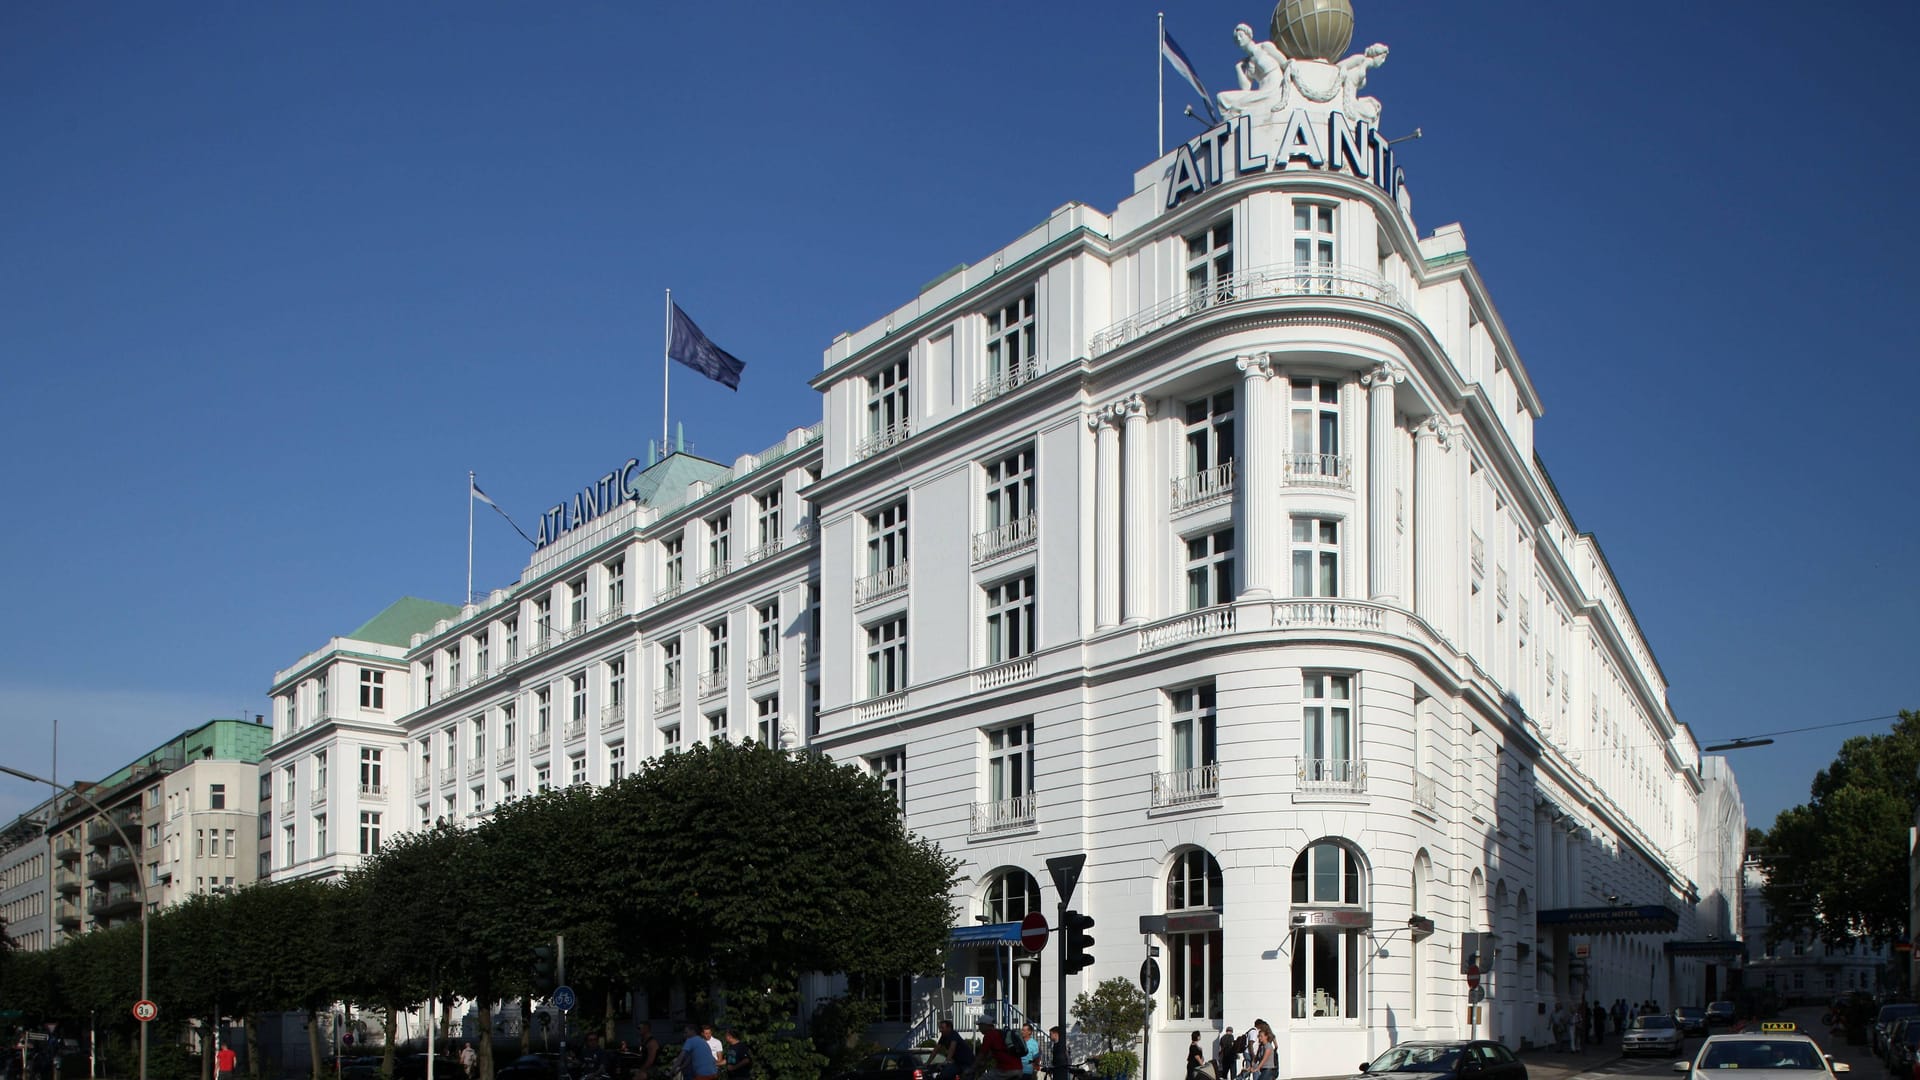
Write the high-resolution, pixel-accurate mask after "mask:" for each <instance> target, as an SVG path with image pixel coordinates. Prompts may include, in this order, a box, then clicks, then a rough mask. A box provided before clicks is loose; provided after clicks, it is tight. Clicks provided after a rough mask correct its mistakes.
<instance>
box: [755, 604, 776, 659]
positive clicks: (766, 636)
mask: <svg viewBox="0 0 1920 1080" xmlns="http://www.w3.org/2000/svg"><path fill="white" fill-rule="evenodd" d="M754 612H755V615H756V616H757V618H756V622H757V623H758V629H757V630H756V632H755V636H754V655H755V656H757V657H759V658H761V659H766V658H767V657H770V656H778V655H780V600H779V599H778V598H777V597H776V598H775V599H772V600H769V601H767V602H766V603H764V604H761V605H760V606H759V607H758V608H755V609H754Z"/></svg>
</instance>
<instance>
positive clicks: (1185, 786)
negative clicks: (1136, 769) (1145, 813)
mask: <svg viewBox="0 0 1920 1080" xmlns="http://www.w3.org/2000/svg"><path fill="white" fill-rule="evenodd" d="M1219 797H1220V763H1219V762H1214V763H1213V764H1211V765H1198V766H1195V767H1194V768H1191V769H1175V770H1173V771H1172V772H1163V773H1154V774H1153V790H1152V791H1151V792H1150V793H1149V803H1150V805H1152V806H1153V807H1155V808H1156V809H1158V808H1162V807H1168V806H1185V805H1187V804H1188V803H1196V802H1210V801H1212V800H1214V799H1217V798H1219Z"/></svg>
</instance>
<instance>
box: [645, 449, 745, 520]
mask: <svg viewBox="0 0 1920 1080" xmlns="http://www.w3.org/2000/svg"><path fill="white" fill-rule="evenodd" d="M732 478H733V470H732V469H731V468H729V467H728V466H725V465H722V464H720V463H718V462H714V461H708V460H707V459H706V458H698V457H694V456H693V455H692V454H687V453H673V454H668V455H667V456H666V457H664V458H662V459H660V460H659V461H656V462H654V463H653V464H652V465H649V466H647V467H646V469H645V470H644V471H643V472H641V474H640V475H639V476H636V477H634V478H633V496H634V498H636V499H638V500H639V501H640V503H641V504H642V505H644V506H650V507H653V508H654V509H656V510H662V511H666V510H672V509H673V508H675V507H677V506H679V505H681V504H682V503H684V502H686V501H687V485H688V484H691V483H693V482H694V481H696V480H705V481H706V482H707V483H709V484H712V485H713V486H714V487H719V486H721V485H722V484H725V483H726V482H727V481H728V480H730V479H732Z"/></svg>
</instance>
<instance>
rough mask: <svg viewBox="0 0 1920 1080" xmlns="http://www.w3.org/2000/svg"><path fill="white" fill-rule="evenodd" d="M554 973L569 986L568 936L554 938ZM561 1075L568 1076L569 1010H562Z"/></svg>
mask: <svg viewBox="0 0 1920 1080" xmlns="http://www.w3.org/2000/svg"><path fill="white" fill-rule="evenodd" d="M553 972H554V978H556V979H558V980H559V981H560V985H561V986H566V985H567V935H565V934H555V935H554V936H553ZM560 1075H562V1076H566V1075H567V1010H565V1009H561V1010H560Z"/></svg>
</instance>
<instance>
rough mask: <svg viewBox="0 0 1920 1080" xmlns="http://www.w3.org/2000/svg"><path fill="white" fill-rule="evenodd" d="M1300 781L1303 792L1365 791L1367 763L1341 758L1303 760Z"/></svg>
mask: <svg viewBox="0 0 1920 1080" xmlns="http://www.w3.org/2000/svg"><path fill="white" fill-rule="evenodd" d="M1298 779H1299V782H1300V790H1301V791H1331V792H1358V791H1365V790H1367V763H1366V762H1364V761H1352V760H1343V759H1340V758H1302V759H1300V769H1299V777H1298Z"/></svg>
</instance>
